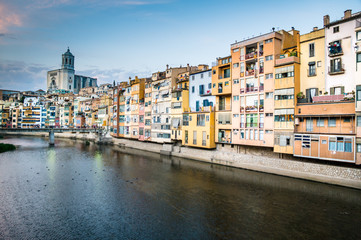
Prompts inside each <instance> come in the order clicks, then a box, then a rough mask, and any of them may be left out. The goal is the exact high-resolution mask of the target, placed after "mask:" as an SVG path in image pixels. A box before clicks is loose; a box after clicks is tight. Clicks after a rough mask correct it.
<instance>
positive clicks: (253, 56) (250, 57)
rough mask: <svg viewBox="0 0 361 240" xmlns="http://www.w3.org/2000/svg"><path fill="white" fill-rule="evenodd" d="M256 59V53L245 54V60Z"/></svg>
mask: <svg viewBox="0 0 361 240" xmlns="http://www.w3.org/2000/svg"><path fill="white" fill-rule="evenodd" d="M255 57H257V52H250V53H248V54H246V60H248V59H252V58H255Z"/></svg>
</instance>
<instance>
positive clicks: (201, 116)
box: [197, 114, 206, 126]
mask: <svg viewBox="0 0 361 240" xmlns="http://www.w3.org/2000/svg"><path fill="white" fill-rule="evenodd" d="M205 125H206V123H205V115H204V114H197V126H205Z"/></svg>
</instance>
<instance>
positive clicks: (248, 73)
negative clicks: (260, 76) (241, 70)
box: [246, 69, 255, 76]
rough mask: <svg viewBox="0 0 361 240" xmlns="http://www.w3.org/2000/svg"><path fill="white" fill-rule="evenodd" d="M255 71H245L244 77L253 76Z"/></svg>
mask: <svg viewBox="0 0 361 240" xmlns="http://www.w3.org/2000/svg"><path fill="white" fill-rule="evenodd" d="M254 73H255V71H254V70H253V69H251V70H248V71H246V76H253V75H254Z"/></svg>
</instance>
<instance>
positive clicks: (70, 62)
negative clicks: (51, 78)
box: [61, 47, 74, 70]
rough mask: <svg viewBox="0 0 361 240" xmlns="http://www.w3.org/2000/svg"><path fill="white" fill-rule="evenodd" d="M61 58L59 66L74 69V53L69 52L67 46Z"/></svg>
mask: <svg viewBox="0 0 361 240" xmlns="http://www.w3.org/2000/svg"><path fill="white" fill-rule="evenodd" d="M62 58H63V61H62V64H61V68H62V69H70V70H74V55H73V54H72V53H71V52H70V50H69V47H68V51H66V52H65V53H64V54H63V55H62Z"/></svg>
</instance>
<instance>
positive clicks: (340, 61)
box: [323, 10, 361, 95]
mask: <svg viewBox="0 0 361 240" xmlns="http://www.w3.org/2000/svg"><path fill="white" fill-rule="evenodd" d="M323 21H324V26H325V54H326V58H325V59H326V61H325V62H326V64H325V67H326V69H325V72H326V73H327V74H325V75H326V81H325V83H326V84H325V85H326V86H325V88H326V91H328V92H329V93H330V94H331V95H340V94H345V93H349V92H352V91H354V90H355V89H356V84H357V82H358V83H359V84H361V78H360V76H361V75H360V73H361V69H360V67H361V66H360V62H361V59H359V60H360V61H356V55H357V56H359V58H361V55H360V52H361V48H360V40H357V38H358V39H361V33H360V31H361V28H360V27H361V12H358V13H355V14H352V12H351V10H346V11H345V12H344V17H343V18H342V19H340V20H337V21H333V22H330V17H329V16H328V15H326V16H324V17H323ZM357 79H358V80H357Z"/></svg>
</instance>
